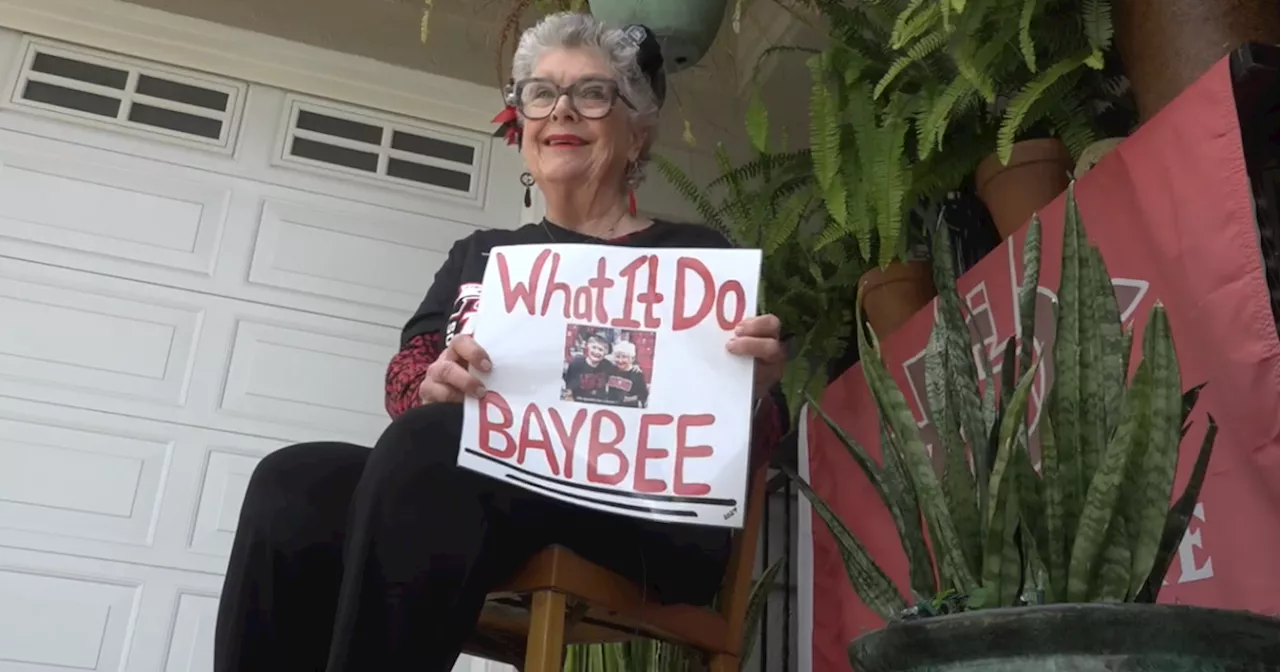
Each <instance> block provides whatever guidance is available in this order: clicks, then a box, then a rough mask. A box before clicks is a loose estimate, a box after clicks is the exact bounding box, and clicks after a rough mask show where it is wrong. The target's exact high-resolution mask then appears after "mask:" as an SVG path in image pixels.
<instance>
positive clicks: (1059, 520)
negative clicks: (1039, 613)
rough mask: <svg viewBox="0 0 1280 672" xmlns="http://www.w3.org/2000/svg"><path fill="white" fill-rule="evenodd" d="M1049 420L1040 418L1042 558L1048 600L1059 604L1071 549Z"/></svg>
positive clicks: (1056, 452)
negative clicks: (1044, 539)
mask: <svg viewBox="0 0 1280 672" xmlns="http://www.w3.org/2000/svg"><path fill="white" fill-rule="evenodd" d="M1051 420H1052V418H1051V416H1050V415H1049V414H1048V413H1042V414H1041V415H1040V427H1039V430H1040V473H1041V478H1042V479H1043V483H1044V526H1045V534H1046V536H1047V537H1048V550H1047V551H1046V552H1045V554H1044V556H1043V557H1044V562H1045V566H1046V569H1047V570H1048V572H1049V601H1050V602H1058V601H1060V600H1062V599H1063V598H1064V597H1065V596H1066V591H1067V563H1068V559H1069V557H1070V556H1069V553H1070V548H1071V547H1070V546H1069V544H1068V537H1067V531H1066V521H1065V520H1064V512H1063V508H1064V503H1063V499H1064V497H1065V492H1064V490H1065V486H1066V483H1065V481H1064V478H1063V475H1062V471H1061V469H1062V465H1061V462H1060V460H1059V454H1058V448H1057V442H1056V441H1055V440H1054V435H1053V431H1054V430H1053V423H1052V422H1051Z"/></svg>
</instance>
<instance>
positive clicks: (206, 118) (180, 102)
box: [9, 39, 245, 152]
mask: <svg viewBox="0 0 1280 672" xmlns="http://www.w3.org/2000/svg"><path fill="white" fill-rule="evenodd" d="M13 82H14V83H13V88H12V93H11V95H10V97H9V102H10V103H11V104H13V105H15V106H19V107H24V108H27V109H29V110H31V111H36V112H39V113H43V114H49V115H56V116H62V117H73V118H76V119H79V120H82V121H87V122H89V123H92V124H95V125H103V124H105V125H110V126H113V127H117V128H124V129H128V130H130V131H133V132H135V133H138V132H142V133H147V134H149V135H153V136H155V137H159V138H163V139H166V140H171V141H172V140H177V141H180V142H183V143H184V144H192V143H194V144H197V145H200V146H203V147H206V148H213V149H216V150H221V151H225V152H230V151H231V150H232V149H233V148H234V144H235V132H236V126H237V124H238V123H239V112H240V106H241V101H242V100H243V98H244V91H245V87H244V85H243V84H242V83H238V82H234V81H230V80H222V79H214V78H209V77H207V76H202V75H198V74H196V73H191V72H182V71H177V70H171V69H168V68H164V67H163V66H160V65H158V64H148V63H144V62H140V61H135V60H133V59H128V58H125V57H119V56H115V55H111V54H105V53H102V52H95V51H90V50H84V49H79V48H69V47H66V46H63V45H57V44H53V43H48V42H45V41H43V40H36V39H29V40H28V42H27V44H26V53H25V58H24V59H23V60H22V65H21V68H20V70H19V71H18V72H17V73H16V76H15V77H14V79H13Z"/></svg>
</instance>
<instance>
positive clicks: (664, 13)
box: [590, 0, 728, 72]
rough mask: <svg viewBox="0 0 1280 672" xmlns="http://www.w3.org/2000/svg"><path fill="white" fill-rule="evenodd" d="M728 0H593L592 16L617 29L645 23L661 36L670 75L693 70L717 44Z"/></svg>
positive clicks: (659, 38)
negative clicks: (712, 46) (690, 68)
mask: <svg viewBox="0 0 1280 672" xmlns="http://www.w3.org/2000/svg"><path fill="white" fill-rule="evenodd" d="M727 4H728V0H591V3H590V6H591V14H592V15H594V16H595V17H596V18H598V19H600V20H602V21H604V22H606V23H609V24H611V25H614V26H618V27H622V26H628V25H631V24H636V23H639V24H643V25H644V26H646V27H647V28H648V29H649V30H651V31H653V33H654V34H655V35H657V36H658V42H659V43H660V44H661V45H662V55H663V60H664V61H665V63H666V68H667V72H676V71H678V70H684V69H685V68H689V67H692V66H693V65H694V64H695V63H697V62H698V61H699V60H701V59H702V57H703V56H705V55H706V54H707V51H709V50H710V49H711V45H712V44H713V43H714V42H715V41H716V34H717V33H719V32H720V25H721V24H722V23H724V12H725V7H726V5H727Z"/></svg>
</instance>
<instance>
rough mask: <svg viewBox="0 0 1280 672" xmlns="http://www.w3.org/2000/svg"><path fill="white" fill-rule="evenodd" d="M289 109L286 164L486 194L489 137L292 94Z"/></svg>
mask: <svg viewBox="0 0 1280 672" xmlns="http://www.w3.org/2000/svg"><path fill="white" fill-rule="evenodd" d="M286 109H287V118H286V120H285V127H284V129H283V132H282V134H281V136H282V137H281V142H280V154H279V157H278V159H279V161H280V162H282V163H285V164H292V165H294V166H297V167H303V168H306V169H308V170H322V171H327V172H334V171H336V172H341V173H344V174H347V175H352V176H357V177H359V178H363V179H365V180H372V181H377V182H381V183H383V184H391V185H396V186H399V187H402V188H410V189H426V190H431V191H436V192H444V193H449V194H451V195H455V196H466V197H471V198H479V197H480V186H481V178H482V176H483V172H482V168H483V162H482V158H483V156H484V154H483V151H482V150H483V148H484V147H486V146H487V140H488V138H487V137H482V136H480V134H465V132H459V131H451V130H444V129H437V128H431V127H428V126H425V125H423V124H421V123H420V122H411V121H410V120H407V119H398V118H395V117H392V116H390V115H381V114H379V113H377V112H373V111H366V110H360V109H357V108H351V107H346V106H338V105H335V104H332V103H321V102H319V101H314V100H309V99H305V98H302V97H300V96H294V97H291V99H290V104H289V105H288V106H287V108H286Z"/></svg>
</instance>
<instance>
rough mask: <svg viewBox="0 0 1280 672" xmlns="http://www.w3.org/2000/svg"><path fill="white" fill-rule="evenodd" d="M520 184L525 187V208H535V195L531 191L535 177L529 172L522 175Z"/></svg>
mask: <svg viewBox="0 0 1280 672" xmlns="http://www.w3.org/2000/svg"><path fill="white" fill-rule="evenodd" d="M520 184H523V185H524V207H526V208H532V207H533V193H532V191H530V189H531V188H532V187H533V175H532V174H531V173H529V172H523V173H520Z"/></svg>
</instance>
